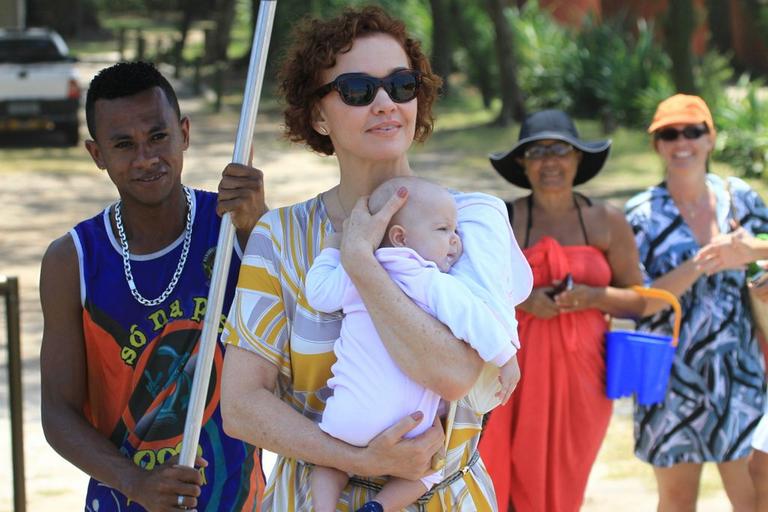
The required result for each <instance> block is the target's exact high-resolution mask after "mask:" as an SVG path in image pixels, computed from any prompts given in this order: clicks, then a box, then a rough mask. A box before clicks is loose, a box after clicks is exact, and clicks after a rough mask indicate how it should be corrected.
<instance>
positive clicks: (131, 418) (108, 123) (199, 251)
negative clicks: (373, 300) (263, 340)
mask: <svg viewBox="0 0 768 512" xmlns="http://www.w3.org/2000/svg"><path fill="white" fill-rule="evenodd" d="M86 120H87V124H88V130H89V132H90V135H91V137H92V140H88V141H87V142H86V148H87V150H88V152H89V153H90V155H91V157H92V158H93V161H94V162H95V163H96V165H97V167H98V168H99V169H104V170H106V171H107V174H108V175H109V178H110V179H111V180H112V182H113V183H114V184H115V187H116V188H117V192H118V194H119V197H120V199H119V201H117V202H116V203H114V204H113V205H110V206H108V207H107V208H105V209H104V210H103V211H102V212H100V213H98V214H97V215H95V216H94V217H92V218H91V219H88V220H85V221H83V222H81V223H79V224H78V225H77V226H75V227H74V228H73V229H72V230H71V231H70V232H69V233H68V234H66V235H64V236H62V237H61V238H59V239H57V240H55V241H53V242H52V243H51V245H50V246H49V248H48V250H47V251H46V254H45V256H44V257H43V262H42V271H41V278H40V295H41V302H42V307H43V315H44V330H43V342H42V349H41V372H42V421H43V428H44V430H45V434H46V437H47V439H48V441H49V443H50V444H51V445H52V446H53V448H54V449H55V450H56V451H57V452H59V453H60V454H61V455H62V456H63V457H64V458H66V459H67V460H69V461H70V462H72V463H73V464H74V465H75V466H77V467H78V468H80V469H81V470H83V471H84V472H86V473H87V474H88V475H90V476H91V480H90V483H89V486H88V493H87V496H86V504H85V508H86V510H98V511H99V512H105V511H117V510H120V511H125V510H129V511H139V510H145V509H151V510H167V509H181V510H184V509H193V508H196V509H198V510H210V511H214V510H216V511H219V510H226V511H229V510H233V511H234V510H238V511H239V510H257V509H258V507H259V500H260V496H261V492H262V490H263V477H262V473H261V468H260V462H259V453H258V450H257V449H255V448H254V447H253V446H250V445H247V444H246V443H244V442H242V441H240V440H236V439H233V438H230V437H229V436H227V435H226V434H225V433H224V430H223V427H222V422H221V414H220V411H219V396H220V384H221V383H220V375H221V370H222V364H223V346H222V345H219V346H217V348H216V354H215V357H214V365H213V376H212V377H213V378H212V379H211V385H210V386H209V390H208V395H207V401H206V406H205V412H204V417H203V425H202V430H201V435H200V441H199V446H198V450H197V453H198V455H199V457H198V460H197V467H196V468H188V467H184V466H179V465H176V462H177V454H178V452H179V450H180V446H181V440H182V434H183V432H184V423H185V419H186V413H187V406H188V403H189V401H190V391H191V383H192V377H193V375H194V371H195V366H196V361H197V349H198V343H199V338H200V331H201V329H202V322H203V318H204V316H205V309H206V301H207V296H208V289H209V287H210V284H211V283H210V280H211V269H212V265H213V260H214V257H215V250H216V245H217V239H218V232H219V225H220V220H221V219H220V217H219V215H221V214H222V213H224V212H227V211H228V212H230V213H231V218H232V221H233V223H234V225H235V227H236V229H237V234H238V239H239V241H240V244H241V245H242V244H244V242H245V240H247V237H248V235H249V233H250V231H251V229H252V228H253V226H254V225H255V224H256V222H257V220H258V219H259V217H260V216H261V215H262V213H263V212H264V211H265V210H266V206H265V204H264V191H263V187H262V176H261V172H260V171H258V170H255V169H252V168H249V167H244V166H239V165H234V164H230V165H229V166H227V167H226V169H225V170H224V173H223V178H222V180H221V182H220V184H219V193H218V195H217V194H215V193H211V192H204V191H201V190H192V189H189V188H187V187H185V186H184V185H182V183H181V172H182V166H183V154H184V151H185V150H186V149H187V147H188V145H189V132H190V121H189V119H188V118H187V117H182V116H181V114H180V110H179V104H178V100H177V98H176V94H175V92H174V90H173V87H172V86H171V85H170V84H169V83H168V81H167V80H166V79H165V78H164V77H163V76H162V75H161V74H160V73H159V72H158V71H157V70H156V69H155V68H154V67H153V66H152V65H150V64H146V63H141V62H134V63H120V64H116V65H114V66H111V67H109V68H106V69H104V70H102V71H101V72H100V73H99V74H98V75H97V76H96V77H95V78H94V79H93V81H92V82H91V85H90V88H89V90H88V95H87V99H86ZM235 252H236V254H235V255H234V257H233V261H232V266H231V269H230V274H229V281H228V287H227V293H226V297H225V304H224V311H227V310H228V309H229V303H230V302H231V300H232V294H233V292H234V284H235V281H236V278H237V270H238V268H239V262H240V258H239V255H240V254H241V250H240V249H239V248H237V249H236V251H235Z"/></svg>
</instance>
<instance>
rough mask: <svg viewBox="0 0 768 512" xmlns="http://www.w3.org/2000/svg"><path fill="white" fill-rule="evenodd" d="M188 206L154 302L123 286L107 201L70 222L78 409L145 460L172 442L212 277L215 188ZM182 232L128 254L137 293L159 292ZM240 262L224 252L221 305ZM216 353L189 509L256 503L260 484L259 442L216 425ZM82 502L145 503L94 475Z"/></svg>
mask: <svg viewBox="0 0 768 512" xmlns="http://www.w3.org/2000/svg"><path fill="white" fill-rule="evenodd" d="M191 208H192V219H193V222H192V226H193V227H192V240H191V243H190V248H189V254H188V257H187V260H186V263H185V265H184V268H183V271H182V274H181V277H180V279H179V281H178V283H177V284H176V287H175V289H174V290H173V292H172V293H171V294H170V296H169V297H168V298H167V299H166V300H165V301H164V302H162V303H161V304H159V305H157V306H154V307H147V306H144V305H142V304H140V303H139V302H138V301H137V300H136V299H134V298H133V296H132V295H131V291H130V289H129V287H128V283H127V281H126V278H125V273H124V269H123V260H122V251H121V248H120V243H119V241H118V240H117V239H116V238H115V236H114V234H113V231H112V228H111V224H110V218H109V212H110V209H111V207H109V208H106V209H105V210H104V211H102V212H101V213H100V214H98V215H96V216H95V217H93V218H91V219H88V220H86V221H83V222H81V223H80V224H78V225H77V226H75V227H74V228H73V229H72V230H71V231H70V234H71V236H72V239H73V241H74V244H75V248H76V250H77V254H78V260H79V265H80V299H81V302H82V306H83V330H84V337H85V350H86V361H87V373H88V375H87V384H88V397H87V402H86V404H85V407H84V414H85V416H86V418H87V419H88V421H90V423H91V424H92V425H93V426H94V427H95V428H96V429H97V430H98V431H99V432H101V433H102V434H103V435H104V436H106V437H107V438H108V439H109V440H110V441H111V442H112V443H113V444H114V445H115V446H117V447H118V448H119V450H120V451H121V452H122V453H123V454H124V455H125V456H126V457H128V458H130V459H131V460H133V462H134V463H135V464H136V465H138V466H140V467H142V468H145V469H148V470H149V469H152V468H154V467H155V466H157V465H159V464H162V463H163V462H164V461H165V460H167V459H168V458H170V457H172V456H173V455H175V454H177V453H179V451H180V448H181V441H182V436H183V433H184V422H185V420H186V415H187V406H188V403H189V400H190V393H191V387H192V379H193V376H194V372H195V366H196V362H197V352H198V349H199V345H200V343H199V342H200V334H201V330H202V324H203V319H204V317H205V310H206V303H207V298H208V289H209V287H210V284H211V274H212V269H213V262H214V259H215V253H216V244H217V240H218V234H219V226H220V218H219V217H218V216H217V215H216V194H214V193H211V192H204V191H200V190H196V191H194V193H193V194H192V207H191ZM183 240H184V233H182V235H181V236H180V237H179V238H178V239H177V240H176V241H174V242H173V243H171V244H170V245H169V246H168V247H166V248H164V249H162V250H161V251H158V252H156V253H153V254H146V255H131V256H130V260H131V270H132V273H133V277H134V281H135V283H136V286H137V288H138V290H139V292H140V293H141V294H142V295H143V296H144V297H148V298H155V297H158V296H159V295H160V294H161V293H162V292H163V290H165V288H166V286H168V283H169V282H170V281H171V278H172V276H173V273H174V271H175V270H176V267H177V264H178V262H179V258H180V255H181V251H182V245H183ZM239 267H240V255H239V254H233V257H232V264H231V268H230V273H229V276H228V281H227V290H226V294H225V299H224V307H223V309H222V311H224V312H226V311H228V310H229V306H230V304H231V302H232V297H233V294H234V289H235V284H236V282H237V274H238V269H239ZM223 321H224V318H222V324H223ZM220 329H221V327H220ZM223 355H224V346H223V344H221V343H220V342H219V343H218V344H217V348H216V354H215V356H214V363H213V370H212V372H213V373H212V375H211V380H210V385H209V389H208V395H207V401H206V406H205V413H204V418H203V425H202V428H201V433H200V441H199V446H198V449H197V450H198V454H199V455H201V456H202V457H203V458H205V459H206V460H207V461H208V466H207V467H206V468H203V469H201V470H200V471H201V472H202V475H203V481H204V485H203V487H202V495H201V496H200V497H199V501H198V510H209V511H214V510H216V511H235V510H237V511H240V510H256V509H257V506H258V501H259V498H260V495H261V493H262V491H263V486H264V479H263V474H262V472H261V465H260V461H259V453H258V450H257V449H255V448H254V447H253V446H251V445H249V444H247V443H244V442H243V441H240V440H237V439H233V438H231V437H229V436H227V435H226V434H225V433H224V430H223V428H222V420H221V411H220V409H219V398H220V393H221V371H222V365H223ZM85 509H86V510H98V511H99V512H105V511H118V510H119V511H140V510H144V509H143V508H142V507H141V506H140V505H138V504H137V503H135V502H128V500H127V498H126V497H125V496H124V495H123V494H122V493H120V492H119V491H117V490H116V489H113V488H111V487H108V486H106V485H104V484H102V483H100V482H98V481H96V480H94V479H91V481H90V483H89V486H88V494H87V496H86V506H85Z"/></svg>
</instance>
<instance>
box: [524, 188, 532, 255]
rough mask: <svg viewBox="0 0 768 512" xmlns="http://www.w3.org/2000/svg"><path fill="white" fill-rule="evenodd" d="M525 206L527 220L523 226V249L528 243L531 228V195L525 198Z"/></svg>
mask: <svg viewBox="0 0 768 512" xmlns="http://www.w3.org/2000/svg"><path fill="white" fill-rule="evenodd" d="M526 204H527V205H528V219H526V224H525V244H524V245H523V249H527V248H528V241H529V240H530V237H531V227H532V226H533V193H531V194H530V195H529V196H528V197H527V198H526Z"/></svg>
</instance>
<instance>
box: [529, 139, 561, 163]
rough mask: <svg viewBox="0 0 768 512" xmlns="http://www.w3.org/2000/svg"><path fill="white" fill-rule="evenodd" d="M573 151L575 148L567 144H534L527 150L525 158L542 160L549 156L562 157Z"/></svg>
mask: <svg viewBox="0 0 768 512" xmlns="http://www.w3.org/2000/svg"><path fill="white" fill-rule="evenodd" d="M571 151H573V146H571V145H570V144H566V143H565V142H555V143H554V144H549V145H545V144H533V145H531V146H528V147H527V148H525V151H524V152H523V158H525V159H526V160H542V159H544V158H546V157H548V156H556V157H561V156H565V155H567V154H568V153H570V152H571Z"/></svg>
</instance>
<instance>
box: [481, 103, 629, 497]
mask: <svg viewBox="0 0 768 512" xmlns="http://www.w3.org/2000/svg"><path fill="white" fill-rule="evenodd" d="M610 145H611V143H610V141H608V140H604V141H594V142H590V141H584V140H582V139H581V138H579V134H578V132H577V130H576V127H575V126H574V123H573V121H572V120H571V118H570V117H569V116H568V115H567V114H566V113H565V112H562V111H559V110H545V111H541V112H537V113H535V114H532V115H531V116H529V117H528V118H527V119H526V120H525V121H524V122H523V125H522V127H521V129H520V136H519V138H518V141H517V143H516V144H515V145H514V146H513V147H512V149H510V150H509V151H506V152H501V153H495V154H493V155H491V157H490V160H491V164H492V165H493V167H494V168H495V169H496V170H497V171H498V172H499V174H501V175H502V176H503V177H504V178H505V179H506V180H507V181H509V182H511V183H512V184H514V185H517V186H518V187H522V188H527V189H530V190H531V193H530V194H529V195H528V196H526V197H522V198H520V199H517V200H516V201H514V202H512V203H509V204H508V205H507V206H508V211H509V217H510V223H511V224H512V226H513V228H514V232H515V235H516V237H517V241H518V243H519V244H520V246H521V247H522V248H523V252H524V254H525V256H526V259H527V260H528V263H529V264H530V265H531V269H532V270H533V275H534V289H533V292H532V293H531V295H530V296H529V297H528V299H527V300H526V301H525V302H523V303H522V304H520V305H519V306H518V321H519V335H520V340H521V345H522V347H521V349H520V352H519V353H518V359H519V363H520V368H521V372H522V378H521V380H520V384H519V385H518V387H517V389H516V391H515V393H514V394H513V395H512V398H511V399H510V402H509V403H508V404H507V405H506V406H504V407H499V408H497V409H495V410H494V411H493V413H492V414H491V418H490V420H489V422H488V424H487V426H486V430H485V432H484V435H483V439H482V440H481V443H480V452H481V456H482V458H483V461H485V464H486V467H487V468H488V471H489V472H490V474H491V477H492V478H493V483H494V488H495V489H496V496H497V499H498V501H499V510H502V511H505V510H507V507H508V506H509V505H510V504H512V505H513V507H514V510H516V511H517V512H526V511H537V510H548V511H555V512H561V511H577V510H579V508H580V507H581V503H582V501H583V496H584V489H585V487H586V484H587V479H588V477H589V471H590V469H591V467H592V464H593V462H594V460H595V458H596V456H597V452H598V450H599V448H600V444H601V442H602V440H603V437H604V435H605V432H606V429H607V428H608V422H609V420H610V416H611V401H610V400H609V399H608V398H606V396H605V384H604V375H605V364H604V359H603V335H604V333H605V331H606V330H607V329H608V323H607V321H606V319H605V318H606V314H607V315H611V316H616V317H636V316H639V315H640V314H641V312H642V310H643V307H644V301H643V299H642V298H640V297H639V296H638V295H637V294H636V293H635V292H633V291H631V290H628V289H626V288H627V287H629V286H632V285H638V284H640V283H641V282H642V277H641V274H640V270H639V261H638V256H637V251H636V249H635V245H634V239H633V236H632V230H631V229H630V227H629V224H628V223H627V221H626V220H625V219H624V215H623V214H622V212H621V211H620V210H619V209H617V208H614V207H612V206H610V205H608V204H606V203H603V202H599V201H593V200H591V199H589V198H588V197H586V196H584V195H582V194H580V193H578V192H575V191H574V188H573V187H574V185H579V184H581V183H584V182H586V181H588V180H590V179H592V178H593V177H594V176H595V175H596V174H597V173H598V172H599V171H600V169H602V167H603V165H604V164H605V161H606V159H607V157H608V152H609V150H610Z"/></svg>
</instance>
